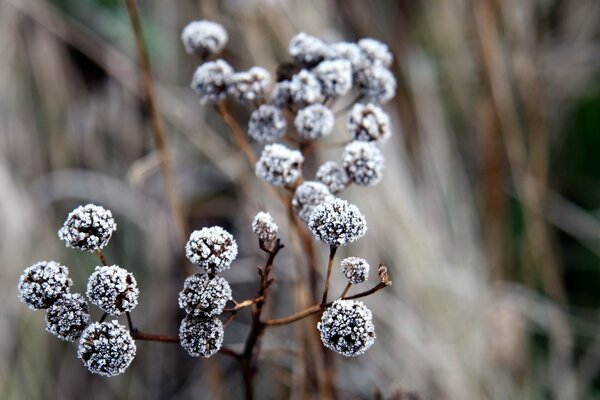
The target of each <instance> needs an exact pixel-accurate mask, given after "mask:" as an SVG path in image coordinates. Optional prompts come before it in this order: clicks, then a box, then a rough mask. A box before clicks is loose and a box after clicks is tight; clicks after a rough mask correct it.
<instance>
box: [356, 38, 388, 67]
mask: <svg viewBox="0 0 600 400" xmlns="http://www.w3.org/2000/svg"><path fill="white" fill-rule="evenodd" d="M358 47H359V48H360V49H361V50H362V52H363V54H364V55H365V58H366V59H367V60H368V61H369V63H371V64H376V63H381V64H382V65H384V66H386V67H389V66H390V65H391V64H392V53H391V52H390V49H389V48H388V47H387V45H386V44H385V43H382V42H380V41H379V40H375V39H370V38H365V39H360V40H359V41H358Z"/></svg>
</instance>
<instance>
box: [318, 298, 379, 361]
mask: <svg viewBox="0 0 600 400" xmlns="http://www.w3.org/2000/svg"><path fill="white" fill-rule="evenodd" d="M317 329H318V330H319V331H320V332H321V341H322V342H323V345H324V346H325V347H327V348H328V349H330V350H333V351H335V352H337V353H339V354H342V355H344V356H346V357H355V356H358V355H361V354H363V353H364V352H365V351H367V350H368V349H369V347H371V346H372V345H373V343H375V338H376V336H375V326H374V325H373V314H372V313H371V310H369V309H368V308H367V307H366V306H365V305H364V304H363V303H362V302H361V301H355V300H337V301H335V302H333V304H332V305H331V307H329V308H327V309H326V310H325V311H324V312H323V316H322V317H321V321H320V322H319V323H318V324H317Z"/></svg>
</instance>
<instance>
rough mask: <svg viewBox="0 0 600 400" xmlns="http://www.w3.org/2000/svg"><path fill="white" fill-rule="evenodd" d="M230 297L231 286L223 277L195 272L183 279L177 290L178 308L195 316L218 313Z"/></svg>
mask: <svg viewBox="0 0 600 400" xmlns="http://www.w3.org/2000/svg"><path fill="white" fill-rule="evenodd" d="M231 299H232V297H231V287H230V286H229V282H227V280H225V278H223V277H220V276H213V277H211V276H209V275H207V274H196V275H192V276H190V277H188V278H187V279H186V280H185V283H184V285H183V289H182V290H181V292H179V308H181V309H183V310H185V312H186V313H188V314H189V315H193V316H195V317H198V316H202V315H206V316H208V315H218V314H221V313H222V312H223V309H224V308H225V304H227V301H229V300H231Z"/></svg>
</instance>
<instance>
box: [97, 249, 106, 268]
mask: <svg viewBox="0 0 600 400" xmlns="http://www.w3.org/2000/svg"><path fill="white" fill-rule="evenodd" d="M96 254H98V258H100V262H102V265H108V262H106V257H104V253H103V252H102V250H100V249H98V250H96Z"/></svg>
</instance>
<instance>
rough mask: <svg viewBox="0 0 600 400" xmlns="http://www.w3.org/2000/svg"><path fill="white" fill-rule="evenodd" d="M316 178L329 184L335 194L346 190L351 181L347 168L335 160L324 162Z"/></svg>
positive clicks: (326, 184)
mask: <svg viewBox="0 0 600 400" xmlns="http://www.w3.org/2000/svg"><path fill="white" fill-rule="evenodd" d="M316 178H317V181H319V182H321V183H322V184H324V185H325V186H327V187H328V188H329V191H330V192H331V193H333V194H337V193H339V192H341V191H342V190H344V189H345V188H346V186H348V183H349V182H350V178H349V177H348V174H347V173H346V170H344V168H342V167H341V166H340V165H339V164H338V163H336V162H335V161H327V162H324V163H323V164H322V165H321V166H320V167H319V169H318V170H317V175H316Z"/></svg>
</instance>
